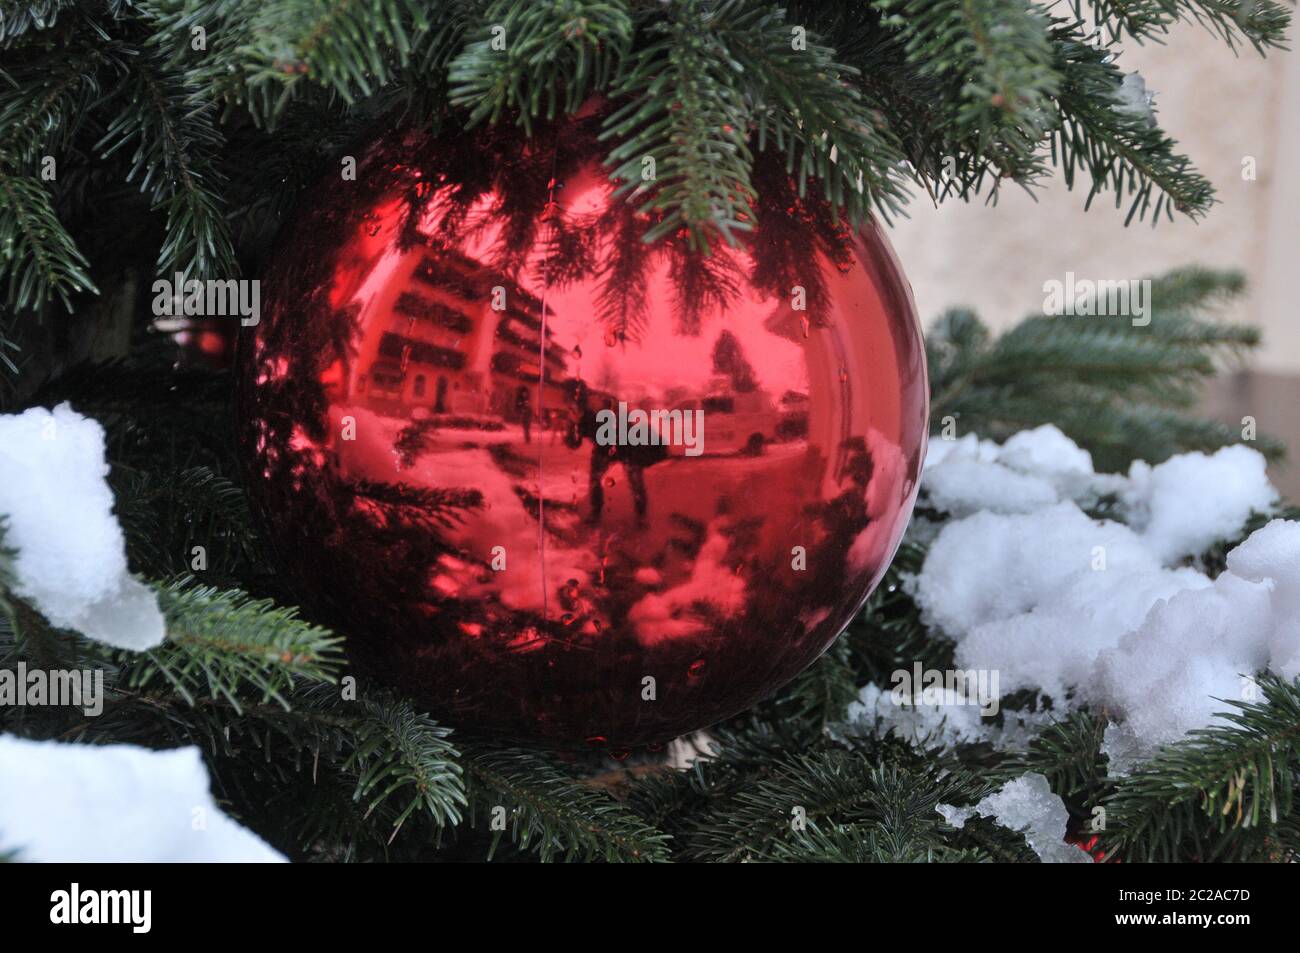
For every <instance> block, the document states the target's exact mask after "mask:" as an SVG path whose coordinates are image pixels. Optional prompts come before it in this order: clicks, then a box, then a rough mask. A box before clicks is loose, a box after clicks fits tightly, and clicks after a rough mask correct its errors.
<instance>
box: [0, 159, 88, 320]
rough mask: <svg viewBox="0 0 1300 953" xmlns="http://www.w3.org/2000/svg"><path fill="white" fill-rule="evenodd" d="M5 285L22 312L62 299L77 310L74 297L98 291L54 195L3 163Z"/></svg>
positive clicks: (0, 239) (0, 246) (0, 201)
mask: <svg viewBox="0 0 1300 953" xmlns="http://www.w3.org/2000/svg"><path fill="white" fill-rule="evenodd" d="M0 283H3V284H4V285H5V289H6V290H5V297H6V299H7V300H8V301H9V302H10V303H11V304H12V305H13V306H14V307H15V308H17V309H26V308H40V307H42V306H43V305H44V304H45V303H46V302H47V301H50V300H53V299H54V298H58V299H59V300H60V301H62V302H63V305H64V307H65V308H67V309H68V310H69V311H71V310H72V295H74V294H76V293H78V292H82V291H91V292H95V293H98V291H99V289H98V288H96V287H95V283H94V282H93V281H92V280H91V278H90V263H89V262H87V261H86V258H85V256H84V255H82V253H81V252H80V250H78V248H77V245H76V242H75V241H74V240H73V238H72V236H71V235H70V234H68V232H67V230H66V229H65V228H64V227H63V223H62V222H60V221H59V216H58V214H57V213H56V212H55V210H54V203H53V202H52V201H51V199H50V194H49V192H47V191H46V190H45V187H44V186H43V185H41V183H40V182H38V181H36V179H34V178H32V177H30V176H27V175H19V174H14V173H12V172H11V171H10V170H9V169H7V168H6V167H5V165H4V163H3V162H0Z"/></svg>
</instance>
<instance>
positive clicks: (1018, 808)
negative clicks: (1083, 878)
mask: <svg viewBox="0 0 1300 953" xmlns="http://www.w3.org/2000/svg"><path fill="white" fill-rule="evenodd" d="M935 810H936V811H938V812H939V814H940V815H942V817H943V819H944V820H945V821H947V822H948V823H949V824H951V825H952V826H953V827H958V828H960V827H964V826H965V825H966V822H967V821H968V820H970V818H971V817H973V816H975V815H976V814H978V815H979V816H981V817H991V818H993V819H994V820H995V821H997V822H998V823H999V824H1001V825H1002V826H1003V827H1005V828H1007V829H1008V830H1013V831H1019V832H1021V833H1022V834H1024V835H1025V840H1026V841H1028V842H1029V846H1030V847H1031V848H1032V849H1033V851H1034V853H1035V854H1037V855H1038V857H1039V859H1040V860H1042V861H1043V863H1045V864H1090V863H1092V857H1091V856H1089V855H1088V853H1087V852H1086V851H1083V850H1080V849H1079V848H1078V847H1075V846H1074V845H1073V844H1067V843H1066V842H1065V833H1066V826H1067V824H1068V822H1069V819H1070V815H1069V812H1068V811H1066V809H1065V802H1064V801H1062V800H1061V799H1060V798H1059V797H1057V796H1056V795H1055V794H1053V793H1052V788H1051V786H1050V785H1049V784H1048V783H1047V778H1045V777H1043V776H1042V775H1041V774H1033V773H1030V774H1025V775H1022V776H1021V777H1018V778H1016V779H1015V780H1012V781H1008V782H1007V783H1006V784H1004V785H1003V786H1002V789H1001V790H999V791H998V792H996V793H995V794H990V795H989V796H988V797H986V798H984V799H983V800H981V801H980V802H979V803H978V804H976V805H975V806H974V807H953V806H952V805H951V804H939V805H937V806H936V807H935Z"/></svg>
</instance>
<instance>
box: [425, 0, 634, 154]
mask: <svg viewBox="0 0 1300 953" xmlns="http://www.w3.org/2000/svg"><path fill="white" fill-rule="evenodd" d="M631 42H632V18H631V17H630V16H629V15H628V12H627V8H626V4H625V3H623V2H622V0H547V2H539V3H531V4H520V3H515V2H513V0H496V2H494V3H492V5H491V6H489V7H488V8H487V10H486V11H484V13H483V18H482V23H481V24H480V26H479V28H478V29H477V30H476V31H475V32H474V34H473V39H472V40H471V42H470V43H469V45H468V46H466V48H465V50H464V51H463V52H462V53H461V54H460V55H459V56H457V57H456V58H455V59H454V60H453V61H452V62H451V65H450V68H449V77H450V83H451V90H450V94H449V97H448V98H449V100H450V102H451V103H452V105H454V106H462V107H465V108H467V109H469V120H468V124H469V125H471V126H472V125H474V124H475V123H478V122H481V121H482V120H484V119H486V120H487V121H489V122H493V123H495V122H497V121H498V120H499V119H500V118H501V117H502V116H503V114H504V113H506V112H507V111H512V112H514V113H515V114H516V121H517V122H518V123H519V124H520V125H522V126H523V127H524V129H525V130H526V131H528V132H529V134H531V132H532V125H533V124H532V120H533V119H534V118H536V117H538V116H544V117H545V118H546V119H553V118H555V115H556V109H557V106H558V107H560V108H563V110H564V111H565V112H573V111H574V110H576V109H577V108H578V107H579V106H581V105H582V104H583V103H584V102H585V101H586V99H587V97H588V96H589V95H590V94H591V93H592V92H593V91H597V90H602V89H605V88H606V87H607V86H608V85H609V83H610V80H611V79H612V78H613V76H614V75H616V73H617V72H618V70H619V68H620V66H621V64H622V61H623V60H624V58H625V57H626V56H627V53H628V49H629V47H630V45H631Z"/></svg>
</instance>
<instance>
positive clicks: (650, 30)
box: [602, 0, 761, 251]
mask: <svg viewBox="0 0 1300 953" xmlns="http://www.w3.org/2000/svg"><path fill="white" fill-rule="evenodd" d="M760 15H761V10H759V9H758V8H753V7H749V8H747V5H746V4H744V3H740V2H735V0H725V2H723V3H720V4H713V3H710V2H708V0H681V2H677V3H674V4H673V5H672V6H671V7H670V8H669V10H668V13H667V15H666V16H665V15H664V13H663V12H662V11H655V13H654V15H653V16H652V17H647V18H646V19H645V20H644V21H643V22H642V23H641V24H640V26H641V29H643V30H644V32H645V33H646V34H647V35H648V36H649V37H650V39H649V42H648V43H647V44H646V45H645V46H644V47H643V48H642V49H640V50H639V51H638V52H637V53H636V54H635V55H634V56H633V58H632V60H631V63H630V66H629V68H628V70H627V71H626V73H625V75H623V76H622V77H621V79H620V81H619V82H618V83H616V84H615V86H614V88H613V90H612V95H613V96H614V97H615V98H616V99H626V100H627V101H626V102H625V103H624V105H622V106H621V107H620V108H619V109H617V110H616V111H615V112H614V113H613V114H612V115H610V116H609V117H608V118H607V119H606V121H605V129H604V132H603V133H602V138H617V139H618V140H619V142H618V144H617V145H616V146H614V148H613V149H611V150H610V153H609V156H608V159H607V160H606V161H607V164H608V165H609V166H610V167H611V168H612V169H613V172H612V173H611V175H612V177H613V178H614V179H615V180H617V181H620V182H621V183H622V184H621V185H620V186H619V187H618V189H617V190H616V194H618V195H620V196H629V197H630V198H631V199H632V200H634V201H635V202H636V204H637V205H638V207H639V208H640V209H641V210H642V211H643V212H645V213H646V214H649V215H651V216H652V217H653V218H654V219H655V220H656V221H655V224H654V225H653V226H652V227H651V228H650V229H649V230H648V231H647V232H646V234H645V241H646V242H653V241H656V240H657V239H659V238H662V237H663V236H665V235H670V234H673V233H674V232H676V231H678V230H679V229H683V228H684V229H686V230H687V232H688V234H689V236H690V241H691V247H692V248H702V249H704V250H705V251H707V250H708V248H709V245H710V234H714V235H717V236H721V237H722V239H723V240H724V241H726V242H728V243H733V242H734V241H735V236H734V234H733V233H735V232H738V231H745V230H748V229H749V228H751V227H752V225H751V222H750V215H751V214H752V212H751V210H750V206H751V203H752V201H753V199H754V190H753V187H752V186H751V185H750V176H749V170H750V167H751V164H752V162H753V156H752V154H751V152H750V148H749V144H748V130H749V123H750V118H751V114H752V113H751V106H750V103H749V102H748V100H747V99H746V97H745V95H744V90H743V85H742V79H741V68H740V64H739V63H738V62H737V60H736V59H735V57H734V56H733V55H732V54H731V52H730V51H729V50H728V49H727V46H726V43H725V40H724V39H723V36H722V35H721V34H723V33H724V32H725V30H726V29H727V28H728V27H730V28H732V29H739V28H742V27H743V26H745V25H747V24H750V23H752V21H753V19H754V18H756V17H757V16H760ZM729 18H735V19H736V20H737V21H738V23H731V22H729ZM647 160H652V161H653V163H654V166H653V169H654V173H653V177H652V178H650V177H648V176H647V168H648V166H647Z"/></svg>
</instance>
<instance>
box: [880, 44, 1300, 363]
mask: <svg viewBox="0 0 1300 953" xmlns="http://www.w3.org/2000/svg"><path fill="white" fill-rule="evenodd" d="M1293 33H1294V30H1293ZM1119 62H1120V65H1121V67H1122V68H1123V69H1124V70H1126V71H1132V70H1135V69H1136V70H1138V71H1140V72H1141V73H1142V75H1143V77H1144V78H1145V79H1146V84H1147V89H1148V90H1149V91H1153V92H1155V94H1156V108H1157V110H1158V115H1159V119H1160V122H1161V125H1162V127H1163V128H1164V129H1165V131H1166V132H1168V133H1169V134H1170V135H1172V136H1173V137H1174V138H1175V139H1177V140H1178V141H1179V142H1180V144H1181V145H1182V148H1183V150H1184V151H1185V152H1186V153H1187V154H1189V155H1190V156H1191V157H1192V159H1193V161H1194V162H1195V163H1196V165H1197V166H1198V168H1199V169H1200V170H1201V172H1202V173H1203V174H1204V175H1206V176H1207V177H1208V178H1209V179H1210V180H1211V181H1212V182H1213V183H1214V185H1215V187H1216V189H1217V190H1218V194H1219V200H1220V204H1218V205H1216V206H1214V207H1213V208H1212V209H1211V210H1210V212H1209V214H1208V215H1207V216H1206V217H1205V218H1203V219H1202V220H1201V221H1200V222H1199V224H1196V223H1192V222H1189V221H1187V220H1186V219H1184V218H1182V217H1178V218H1176V220H1175V221H1173V222H1169V221H1167V220H1166V221H1162V222H1161V223H1160V224H1159V225H1158V226H1157V227H1156V228H1155V229H1152V228H1151V226H1150V224H1137V223H1135V224H1133V225H1131V226H1129V227H1128V228H1127V229H1126V228H1125V227H1124V224H1123V223H1124V212H1125V211H1126V209H1124V210H1117V209H1116V208H1115V207H1114V204H1113V198H1112V199H1111V200H1106V199H1105V198H1104V197H1099V198H1098V199H1097V201H1096V202H1095V203H1094V205H1093V208H1092V210H1091V211H1089V212H1087V213H1085V212H1084V211H1083V202H1084V198H1085V197H1086V195H1087V186H1086V185H1085V186H1084V188H1083V190H1082V191H1080V190H1079V189H1078V187H1077V185H1076V190H1075V191H1074V192H1068V191H1066V189H1065V188H1064V186H1063V185H1062V183H1061V181H1060V179H1059V178H1056V179H1054V180H1053V181H1052V182H1051V184H1050V185H1049V186H1048V187H1046V188H1044V189H1041V190H1038V191H1037V192H1036V195H1037V201H1036V202H1035V200H1034V199H1033V198H1030V197H1029V196H1027V195H1026V194H1025V193H1024V192H1023V191H1022V190H1020V189H1018V188H1016V189H1012V190H1008V191H1006V192H1005V193H1004V194H1003V195H1002V196H1001V199H1000V200H999V203H998V205H997V206H996V207H986V206H984V205H983V204H982V201H981V203H979V204H974V205H963V204H960V203H957V202H948V203H945V204H944V205H943V206H942V207H941V208H939V209H936V208H934V207H933V206H932V205H930V203H929V201H928V199H926V198H925V197H924V196H917V197H916V198H915V199H914V202H913V204H912V206H911V208H910V212H911V216H912V217H911V219H910V220H901V221H899V222H897V223H896V224H895V226H894V227H893V229H892V230H891V233H890V234H891V239H892V241H893V242H894V246H895V248H896V249H897V251H898V255H899V258H900V259H901V260H902V262H903V267H904V269H905V270H906V271H907V274H908V276H909V277H910V279H911V282H912V287H913V290H914V292H915V294H916V301H917V306H918V308H919V309H920V312H921V315H922V318H923V319H924V320H925V321H926V322H927V323H928V322H929V321H930V320H931V319H932V318H933V317H934V316H935V315H936V314H937V313H938V312H939V311H941V310H942V309H943V308H946V307H949V306H951V305H956V304H966V305H971V306H974V307H975V308H976V310H977V311H978V312H979V314H980V315H981V316H982V317H983V318H984V320H985V321H986V322H988V323H989V324H991V325H993V326H994V327H1006V326H1007V325H1010V324H1013V323H1015V322H1016V321H1017V320H1019V318H1021V317H1023V316H1024V315H1025V314H1027V313H1028V312H1030V311H1032V310H1035V309H1038V308H1040V307H1041V303H1042V299H1043V291H1042V285H1043V282H1044V281H1046V280H1049V279H1052V278H1056V279H1058V280H1064V277H1065V272H1067V271H1073V272H1074V273H1075V274H1076V275H1077V276H1078V277H1080V278H1109V279H1118V278H1129V277H1133V278H1136V277H1143V276H1146V275H1151V274H1156V273H1159V272H1161V271H1164V270H1167V269H1170V268H1174V267H1178V266H1182V265H1188V264H1201V265H1206V266H1211V267H1216V268H1224V267H1232V268H1239V269H1241V270H1243V271H1244V272H1245V273H1246V274H1247V276H1248V278H1249V281H1250V285H1251V293H1250V297H1249V298H1248V299H1247V300H1246V301H1245V302H1243V304H1242V305H1241V306H1240V307H1239V308H1236V309H1234V311H1233V312H1232V314H1231V316H1232V317H1233V318H1235V319H1238V320H1245V321H1250V322H1253V323H1256V324H1258V325H1260V326H1261V327H1262V328H1263V329H1264V332H1265V345H1264V348H1263V349H1262V352H1261V354H1260V355H1259V357H1258V359H1257V361H1256V365H1257V366H1258V367H1260V368H1266V369H1270V370H1278V371H1288V372H1297V373H1300V322H1298V321H1297V320H1296V316H1295V313H1294V312H1295V308H1296V304H1295V300H1296V299H1295V296H1294V295H1293V294H1292V293H1291V282H1292V279H1293V276H1296V275H1300V55H1296V54H1293V53H1289V52H1284V51H1274V52H1272V53H1271V54H1270V55H1269V56H1268V57H1267V58H1263V59H1262V58H1261V57H1259V56H1258V55H1257V54H1256V53H1255V52H1254V50H1253V49H1250V48H1246V49H1245V50H1242V51H1240V52H1239V53H1238V54H1237V55H1234V54H1233V53H1232V52H1231V51H1230V50H1229V49H1227V47H1226V46H1225V45H1224V44H1223V43H1222V42H1221V41H1219V40H1218V39H1217V38H1216V37H1214V36H1212V35H1211V34H1209V33H1208V32H1206V31H1205V30H1202V29H1199V28H1197V27H1192V26H1184V27H1179V28H1177V29H1176V30H1175V31H1174V33H1173V35H1172V36H1171V37H1170V39H1169V43H1168V44H1167V45H1165V46H1160V45H1156V44H1148V45H1147V46H1145V47H1139V46H1136V45H1134V44H1132V43H1131V41H1130V43H1129V46H1128V49H1126V50H1125V52H1124V53H1123V55H1122V57H1121V59H1120V61H1119ZM1245 156H1254V157H1255V159H1256V164H1257V179H1256V180H1255V181H1243V179H1242V160H1243V158H1244V157H1245Z"/></svg>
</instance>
